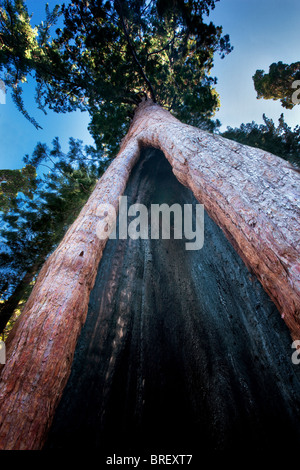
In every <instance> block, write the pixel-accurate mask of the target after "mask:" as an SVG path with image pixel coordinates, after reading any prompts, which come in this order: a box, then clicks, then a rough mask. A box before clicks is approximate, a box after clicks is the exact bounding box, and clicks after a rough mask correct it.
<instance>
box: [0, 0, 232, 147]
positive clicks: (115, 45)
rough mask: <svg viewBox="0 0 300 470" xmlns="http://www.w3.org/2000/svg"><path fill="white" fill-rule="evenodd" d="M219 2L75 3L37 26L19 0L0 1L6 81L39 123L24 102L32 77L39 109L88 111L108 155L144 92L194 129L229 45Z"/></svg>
mask: <svg viewBox="0 0 300 470" xmlns="http://www.w3.org/2000/svg"><path fill="white" fill-rule="evenodd" d="M215 1H217V0H201V1H200V0H167V1H166V0H163V1H162V0H156V1H151V0H147V1H144V0H115V1H101V0H91V1H87V0H73V1H72V2H70V3H68V4H67V5H62V6H57V7H56V8H55V9H54V10H53V12H50V11H49V9H48V7H46V15H45V21H44V22H43V23H41V24H40V25H38V26H33V25H31V22H30V21H31V18H30V16H29V14H28V11H27V9H26V6H25V5H24V2H23V0H15V1H12V0H4V1H1V2H0V5H1V17H0V72H2V75H1V78H2V79H3V80H4V82H5V84H6V85H7V86H9V87H11V88H12V90H13V97H14V100H15V102H16V104H17V106H18V108H19V109H20V111H21V112H23V114H24V115H25V116H26V117H27V118H29V119H31V121H32V122H33V124H35V125H36V126H38V123H37V122H36V121H34V119H33V118H31V117H29V116H28V114H27V112H26V109H25V108H24V105H23V102H22V98H21V96H22V95H21V90H22V86H23V83H24V82H25V81H26V77H27V76H28V75H29V74H31V75H33V76H34V77H35V79H36V82H37V93H36V101H37V103H38V106H39V107H40V108H41V109H43V110H46V109H47V108H50V109H53V110H55V111H57V112H68V111H72V110H75V109H81V110H87V111H89V113H90V115H91V116H92V120H91V123H90V130H91V132H92V135H93V136H94V138H95V139H96V142H97V144H98V145H104V146H106V147H107V148H111V149H112V148H114V146H115V144H117V143H118V138H119V137H120V136H122V135H124V133H125V132H126V129H127V127H128V123H129V121H130V117H131V116H132V114H133V112H134V108H135V106H136V104H138V102H139V101H140V100H141V97H143V96H148V97H149V98H151V99H152V100H153V101H156V102H157V103H158V104H160V105H161V106H164V107H166V108H167V109H168V110H170V111H171V112H173V113H174V114H175V115H176V116H177V117H178V118H179V119H181V120H182V121H184V122H187V123H190V124H193V125H198V124H200V123H201V122H202V121H203V119H206V118H209V117H211V116H212V115H213V113H214V111H215V110H216V109H217V107H218V105H219V100H218V95H217V93H216V91H215V90H214V88H213V86H214V85H215V83H216V79H215V78H213V77H211V76H210V75H209V73H210V70H211V68H212V65H213V56H214V54H215V53H216V52H219V53H220V55H221V57H224V56H225V55H226V54H227V53H229V52H230V51H231V49H232V48H231V46H230V43H229V37H228V35H225V36H222V28H221V27H219V26H215V25H214V24H213V23H212V22H210V21H209V18H208V15H209V12H210V10H212V9H213V8H214V7H215Z"/></svg>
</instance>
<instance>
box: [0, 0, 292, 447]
mask: <svg viewBox="0 0 300 470" xmlns="http://www.w3.org/2000/svg"><path fill="white" fill-rule="evenodd" d="M214 3H215V2H214V1H213V0H204V1H197V0H188V1H181V0H175V1H170V2H169V1H168V2H165V1H155V2H144V1H123V0H116V1H114V2H108V1H103V2H102V1H100V0H99V1H85V0H74V1H73V2H72V3H71V4H69V5H67V6H66V7H63V8H62V9H61V10H60V9H59V8H57V9H55V11H54V12H52V13H51V12H49V11H48V12H47V20H46V22H45V23H44V24H43V25H42V26H40V27H39V28H37V29H33V28H32V27H31V25H30V19H29V16H28V14H27V11H26V9H25V7H24V4H23V2H22V1H21V0H16V1H15V2H14V4H13V3H12V2H11V1H4V2H2V8H1V55H0V61H1V62H0V64H1V67H2V70H4V71H5V75H4V76H3V79H4V81H5V83H6V85H7V86H11V87H12V90H13V97H14V100H15V102H16V104H17V106H18V107H19V109H20V111H21V112H23V113H24V115H25V116H26V117H27V118H28V119H30V120H31V121H32V122H33V124H34V125H36V126H38V123H37V122H36V120H35V119H34V118H33V117H31V116H29V115H28V113H27V112H26V109H25V107H24V104H23V102H22V94H21V91H22V83H24V82H25V81H26V76H27V75H28V74H33V75H34V76H35V79H36V81H37V95H36V99H37V102H38V104H39V107H40V108H42V109H46V108H47V107H50V108H51V109H54V110H55V111H57V112H66V111H71V110H73V109H77V108H79V109H82V110H88V111H89V112H90V114H91V117H92V119H91V123H90V130H91V133H92V135H93V136H94V138H95V141H96V143H97V145H98V147H99V148H100V147H102V148H103V150H104V151H105V152H106V153H107V154H109V155H110V156H111V155H114V152H115V151H116V149H117V148H119V151H118V155H117V156H116V158H115V159H114V160H113V161H112V163H111V165H110V166H109V168H108V170H107V171H106V173H105V174H104V175H103V177H102V178H101V179H100V180H99V182H98V184H97V185H96V188H95V190H94V192H93V193H92V195H91V197H90V199H89V200H88V202H87V203H86V205H85V206H84V208H83V209H82V211H81V213H80V214H79V216H78V218H77V220H76V221H75V223H74V224H73V225H72V226H71V227H70V229H69V230H68V232H67V234H66V236H65V237H64V239H63V241H62V242H61V243H60V245H59V246H58V248H57V249H56V251H55V252H54V253H53V254H52V255H51V256H50V257H49V258H48V260H47V261H46V263H45V264H44V266H43V268H42V270H41V272H40V274H39V276H38V279H37V282H36V284H35V287H34V289H33V292H32V294H31V296H30V298H29V300H28V302H27V304H26V307H25V309H24V311H23V314H22V316H21V317H20V319H19V320H18V321H17V323H16V325H15V327H14V329H13V331H12V332H11V334H10V335H9V338H8V341H7V353H8V360H7V364H6V365H5V367H4V368H3V370H2V374H1V385H0V387H1V399H2V403H1V416H3V418H4V419H3V423H2V424H1V428H0V442H1V446H2V448H16V449H29V448H30V449H31V448H34V449H37V448H41V446H42V445H43V443H44V441H45V438H46V435H47V431H48V429H49V426H50V424H51V420H52V417H53V413H54V410H55V409H56V407H57V404H58V403H59V400H60V397H61V394H62V391H63V389H64V387H65V384H66V381H67V379H68V376H69V373H70V367H71V362H72V357H73V353H74V349H75V345H76V341H77V338H78V335H79V332H80V330H81V326H82V324H83V323H84V321H85V317H86V313H87V305H88V301H89V294H90V291H91V289H92V286H93V284H94V281H95V276H96V271H97V267H98V265H99V261H100V259H101V256H102V252H103V249H104V246H105V243H106V240H99V239H98V238H97V235H96V228H97V224H98V222H99V217H98V215H97V207H98V206H99V204H100V203H105V202H109V203H110V204H112V205H114V206H115V208H116V209H117V208H118V198H119V196H120V195H122V194H123V192H124V189H125V187H126V184H127V181H128V177H129V174H130V172H131V170H132V168H133V166H134V164H135V163H136V161H137V159H138V158H139V155H140V151H141V148H142V147H156V148H159V149H160V150H162V151H163V153H164V154H165V156H166V158H167V159H168V160H169V162H170V164H171V166H172V168H173V173H174V174H175V176H176V177H177V179H178V180H179V181H180V182H181V183H182V184H183V185H186V186H187V187H189V188H190V189H191V190H192V191H193V193H194V195H195V196H196V198H197V199H198V200H199V201H200V202H201V203H204V204H205V207H206V209H207V211H208V212H209V214H210V215H211V217H212V218H213V219H214V220H215V221H216V222H217V223H218V225H219V226H220V227H222V229H223V230H224V232H225V234H226V235H227V237H228V238H229V240H230V241H231V243H232V244H233V245H234V247H235V249H236V250H237V252H238V253H239V254H240V255H241V257H242V258H243V260H244V261H245V263H246V265H247V266H248V267H249V268H250V269H251V270H252V271H253V272H254V273H255V274H256V275H257V277H258V279H259V280H260V281H261V283H262V285H263V286H264V288H265V290H266V291H267V292H268V293H269V295H270V296H271V298H272V299H273V301H274V303H275V304H276V306H277V307H278V309H279V310H280V312H281V314H282V317H283V318H284V319H285V321H286V323H287V325H288V327H289V328H290V330H291V333H292V335H293V336H294V337H296V336H297V334H299V323H298V315H299V290H298V287H297V282H298V271H297V238H296V237H297V235H296V230H295V226H296V223H297V219H296V196H295V187H296V179H297V177H298V174H297V173H296V172H295V171H294V170H293V168H292V167H291V166H290V165H289V164H288V163H286V162H285V161H283V160H281V159H280V158H278V157H275V156H274V155H272V154H269V153H266V152H265V151H263V150H257V149H251V148H250V147H246V146H243V145H240V144H236V143H232V142H231V141H229V140H226V139H224V138H222V137H220V136H214V135H211V134H209V133H207V132H206V131H203V130H200V129H199V127H201V126H203V125H205V123H206V120H207V119H208V118H210V117H211V116H212V115H213V112H214V110H215V109H216V107H217V106H218V99H217V95H216V93H215V92H214V90H213V84H214V83H215V79H213V78H211V77H210V76H209V71H210V69H211V67H212V61H213V55H214V53H215V52H217V51H219V52H220V53H221V55H225V54H226V53H228V52H229V51H230V49H231V46H230V44H229V40H228V39H229V38H228V37H227V36H222V32H221V28H220V27H216V26H215V25H213V24H212V23H207V22H205V16H206V15H207V14H208V13H209V10H210V9H211V8H213V7H214ZM59 13H61V14H62V15H63V16H62V18H63V22H64V23H63V25H61V26H60V27H58V28H57V29H56V31H55V34H54V35H53V36H50V32H51V33H52V31H53V24H54V23H55V21H56V20H57V19H58V15H59ZM129 124H130V126H129ZM192 126H196V127H192ZM126 132H127V133H126ZM121 138H123V139H122V141H121V142H120V139H121ZM287 208H288V209H287Z"/></svg>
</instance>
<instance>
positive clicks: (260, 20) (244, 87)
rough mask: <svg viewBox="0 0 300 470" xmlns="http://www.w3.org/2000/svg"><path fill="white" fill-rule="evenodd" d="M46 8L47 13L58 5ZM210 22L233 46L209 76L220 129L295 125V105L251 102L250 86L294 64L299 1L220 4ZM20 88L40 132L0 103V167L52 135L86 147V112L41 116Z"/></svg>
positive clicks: (17, 161)
mask: <svg viewBox="0 0 300 470" xmlns="http://www.w3.org/2000/svg"><path fill="white" fill-rule="evenodd" d="M26 3H27V5H28V10H29V13H33V19H32V23H33V24H35V23H38V22H39V21H40V20H41V19H42V17H43V11H44V7H43V5H44V2H43V1H42V0H28V1H27V2H26ZM48 3H49V6H50V8H51V7H52V6H54V5H55V4H56V3H59V2H55V1H53V0H48ZM210 18H211V19H212V21H213V22H214V23H215V24H218V25H222V26H223V33H224V34H226V33H228V34H229V35H230V40H231V44H232V45H233V46H234V50H233V52H231V53H230V54H229V55H228V56H226V57H225V59H223V60H221V59H220V58H219V57H218V56H216V57H215V66H214V69H213V71H212V75H213V76H217V77H218V84H217V86H216V88H217V91H218V93H219V95H220V99H221V108H220V111H218V112H217V114H216V117H217V118H219V119H220V121H221V122H222V128H221V129H222V130H223V129H224V130H225V129H226V127H227V126H232V127H235V126H239V125H240V124H241V123H242V122H244V123H246V122H251V121H252V120H254V121H256V122H257V123H261V122H263V120H262V114H263V113H265V114H266V115H267V116H268V117H270V118H273V119H274V120H275V121H277V120H278V118H279V116H280V114H281V113H282V112H283V113H284V116H285V120H286V122H287V123H288V124H289V125H290V126H291V127H294V126H296V125H297V124H300V105H297V106H295V107H294V109H293V110H285V109H284V108H282V107H281V105H280V102H277V101H272V100H257V99H256V92H255V90H254V87H253V81H252V75H253V74H254V73H255V71H256V70H257V69H264V70H265V71H268V68H269V65H270V64H271V63H272V62H278V61H279V60H281V61H283V62H285V63H291V62H296V61H299V60H300V54H299V45H300V0H285V1H282V0H220V2H217V3H216V8H215V10H214V11H213V12H212V13H211V15H210ZM25 89H26V92H25V93H24V101H25V105H26V106H27V109H28V110H29V112H30V113H31V114H32V115H33V116H34V117H35V119H36V120H37V121H38V122H39V124H40V125H41V126H42V127H43V129H39V130H36V129H35V128H34V127H33V125H32V124H30V123H29V122H28V121H27V120H26V119H25V118H24V117H23V116H22V115H21V114H20V113H19V111H18V110H17V109H16V107H15V105H14V103H13V102H12V100H11V97H10V95H9V93H8V94H7V96H6V104H0V168H21V167H22V166H23V162H22V158H23V156H24V155H25V154H31V153H32V151H33V149H34V147H35V145H36V143H37V142H38V141H40V142H45V143H47V144H48V145H50V144H51V142H52V140H53V138H54V137H56V136H58V137H59V138H60V141H61V144H62V147H63V150H65V151H66V150H67V148H68V140H69V137H75V138H79V139H81V140H83V142H84V143H85V144H90V143H92V139H91V137H90V135H89V133H88V131H87V125H88V123H89V117H88V114H87V113H81V112H76V113H70V114H61V115H59V114H56V113H54V112H51V111H49V112H48V114H47V116H45V115H44V114H43V113H42V112H41V111H40V110H38V109H37V108H36V106H35V103H34V94H33V93H32V87H31V86H30V85H28V86H27V87H25Z"/></svg>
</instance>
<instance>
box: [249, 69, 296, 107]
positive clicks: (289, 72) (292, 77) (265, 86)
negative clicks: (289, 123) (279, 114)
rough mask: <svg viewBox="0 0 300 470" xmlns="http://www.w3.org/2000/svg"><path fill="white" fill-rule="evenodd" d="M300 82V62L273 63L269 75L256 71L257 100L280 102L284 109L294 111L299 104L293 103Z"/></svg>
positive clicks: (262, 71)
mask: <svg viewBox="0 0 300 470" xmlns="http://www.w3.org/2000/svg"><path fill="white" fill-rule="evenodd" d="M298 80H299V81H300V62H294V63H293V64H284V63H282V62H277V63H273V64H271V65H270V67H269V73H265V71H264V70H256V72H255V74H254V76H253V82H254V87H255V90H256V92H257V98H258V99H259V98H264V99H266V100H271V99H272V100H280V102H281V105H282V106H283V107H284V108H287V109H292V108H293V107H294V106H295V105H296V104H298V103H297V102H294V101H293V93H294V90H295V87H294V85H293V84H294V83H295V82H296V84H295V85H296V87H297V88H299V84H298V83H297V81H298Z"/></svg>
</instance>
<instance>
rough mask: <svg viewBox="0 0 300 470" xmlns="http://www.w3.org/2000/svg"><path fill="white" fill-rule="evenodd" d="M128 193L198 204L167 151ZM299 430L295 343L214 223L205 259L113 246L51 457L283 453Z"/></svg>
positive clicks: (140, 198)
mask: <svg viewBox="0 0 300 470" xmlns="http://www.w3.org/2000/svg"><path fill="white" fill-rule="evenodd" d="M126 195H127V196H128V204H134V203H136V202H138V203H142V204H145V205H147V206H148V207H149V206H150V204H151V203H158V204H162V203H167V204H169V205H172V204H174V203H180V204H182V205H183V204H188V203H192V204H194V205H195V204H196V202H197V201H196V200H195V198H194V197H193V195H192V193H191V192H190V191H189V190H188V189H187V188H185V187H183V186H182V185H181V184H180V183H179V182H178V181H177V180H176V178H175V177H174V175H173V174H172V171H171V167H170V165H169V164H168V162H167V161H166V159H165V158H164V156H163V155H162V154H161V153H160V152H159V151H155V150H147V151H146V152H145V153H144V159H142V160H141V161H139V162H138V164H137V166H136V167H135V168H134V170H133V173H132V176H131V178H130V180H129V184H128V186H127V188H126ZM299 423H300V369H299V366H297V365H293V364H292V361H291V338H290V333H289V331H288V329H287V327H286V325H285V323H284V321H283V320H282V319H281V318H280V315H279V313H278V311H277V309H276V307H275V306H274V304H273V303H272V302H271V301H270V299H269V297H268V295H267V294H266V293H265V292H264V290H263V289H262V287H261V285H260V283H259V282H258V281H257V279H256V278H255V277H254V276H253V275H251V274H250V272H249V271H248V269H247V268H246V266H245V265H244V263H243V262H242V260H241V259H240V257H239V256H238V254H237V253H236V252H235V250H234V249H233V248H232V246H231V245H230V243H229V242H228V240H227V239H226V238H225V236H224V234H223V233H222V231H221V230H220V228H219V227H218V226H217V225H216V224H215V223H214V222H213V221H212V220H211V219H210V218H209V217H208V216H207V215H206V217H205V242H204V247H203V249H202V250H199V251H186V249H185V240H174V239H171V240H151V239H149V240H130V239H129V240H109V241H108V243H107V245H106V248H105V250H104V253H103V257H102V260H101V262H100V266H99V270H98V274H97V278H96V282H95V286H94V289H93V291H92V293H91V297H90V305H89V312H88V316H87V320H86V323H85V326H84V328H83V330H82V333H81V336H80V338H79V341H78V345H77V348H76V352H75V357H74V361H73V366H72V372H71V376H70V379H69V382H68V384H67V386H66V388H65V392H64V394H63V397H62V400H61V403H60V405H59V407H58V410H57V413H56V416H55V419H54V423H53V427H52V429H51V432H50V435H49V439H48V442H47V445H46V447H45V448H46V449H47V450H55V449H65V450H68V449H69V450H72V449H74V448H78V449H79V448H81V449H85V450H89V449H90V450H93V449H97V451H98V453H97V456H98V458H100V457H101V458H104V457H105V456H107V455H110V453H111V455H112V454H113V453H117V454H118V453H119V455H141V452H143V453H144V455H145V457H147V455H149V452H152V453H153V452H160V453H166V452H167V453H173V454H178V453H189V454H193V455H194V458H195V457H196V454H198V455H199V456H201V455H203V453H205V452H207V451H212V450H216V449H217V450H224V449H226V450H232V451H236V449H238V450H239V452H241V451H243V450H244V451H248V452H250V453H252V452H253V451H255V450H258V449H261V450H264V451H266V450H270V451H271V450H272V451H274V449H277V448H283V447H285V446H286V445H288V447H289V448H293V445H298V444H299V442H300V424H299ZM244 456H246V454H244ZM99 463H101V461H100V462H99Z"/></svg>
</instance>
